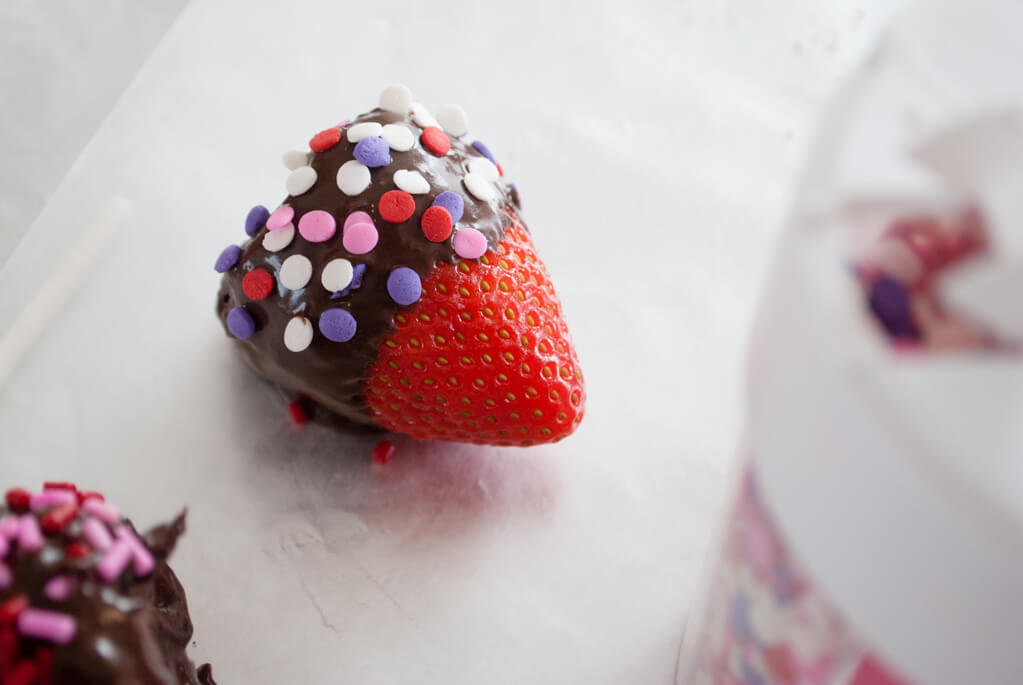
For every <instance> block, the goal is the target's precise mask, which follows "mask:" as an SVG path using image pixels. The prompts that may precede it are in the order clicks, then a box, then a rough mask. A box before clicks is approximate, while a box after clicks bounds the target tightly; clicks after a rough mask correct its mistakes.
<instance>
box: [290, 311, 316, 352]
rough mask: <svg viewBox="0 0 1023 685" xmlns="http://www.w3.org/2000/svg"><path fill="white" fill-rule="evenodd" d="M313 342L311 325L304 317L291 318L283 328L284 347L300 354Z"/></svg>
mask: <svg viewBox="0 0 1023 685" xmlns="http://www.w3.org/2000/svg"><path fill="white" fill-rule="evenodd" d="M312 342H313V325H312V324H311V323H309V319H307V318H305V317H304V316H293V317H292V318H291V321H289V322H288V325H287V326H285V327H284V346H285V347H287V348H288V349H289V350H291V351H292V352H301V351H302V350H304V349H306V348H307V347H309V345H310V344H311V343H312Z"/></svg>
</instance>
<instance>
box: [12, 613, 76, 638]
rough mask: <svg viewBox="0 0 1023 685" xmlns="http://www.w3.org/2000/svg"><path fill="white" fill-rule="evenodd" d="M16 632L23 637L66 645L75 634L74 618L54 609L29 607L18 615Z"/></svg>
mask: <svg viewBox="0 0 1023 685" xmlns="http://www.w3.org/2000/svg"><path fill="white" fill-rule="evenodd" d="M18 632H19V633H21V634H22V635H24V636H25V637H32V638H35V639H37V640H47V641H49V642H53V643H56V644H58V645H66V644H67V643H69V642H71V638H73V637H74V636H75V619H73V618H71V617H70V616H68V615H67V614H61V613H58V612H56V611H45V610H43V609H33V608H31V607H30V608H28V609H25V610H24V611H22V612H21V614H20V615H19V616H18Z"/></svg>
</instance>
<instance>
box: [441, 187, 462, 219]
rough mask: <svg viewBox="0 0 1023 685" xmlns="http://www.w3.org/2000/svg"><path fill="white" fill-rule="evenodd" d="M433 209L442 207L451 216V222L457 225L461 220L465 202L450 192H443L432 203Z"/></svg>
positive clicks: (456, 194) (459, 196)
mask: <svg viewBox="0 0 1023 685" xmlns="http://www.w3.org/2000/svg"><path fill="white" fill-rule="evenodd" d="M433 206H434V207H443V208H444V209H446V210H448V214H450V215H451V222H452V223H456V224H457V223H458V222H459V221H461V219H462V212H464V211H465V200H463V199H462V196H461V195H459V194H458V193H456V192H453V191H451V190H445V191H444V192H443V193H441V194H440V195H438V196H437V198H436V199H435V200H434V201H433Z"/></svg>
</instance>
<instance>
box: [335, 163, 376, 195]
mask: <svg viewBox="0 0 1023 685" xmlns="http://www.w3.org/2000/svg"><path fill="white" fill-rule="evenodd" d="M368 185H369V167H367V166H366V165H365V164H363V163H362V162H360V161H359V160H357V159H351V160H349V161H347V162H345V163H344V164H342V165H341V168H340V169H338V170H337V187H338V188H340V189H341V192H342V193H344V194H345V195H358V194H359V193H361V192H362V191H364V190H365V189H366V187H367V186H368Z"/></svg>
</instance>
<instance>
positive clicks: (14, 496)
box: [7, 488, 32, 511]
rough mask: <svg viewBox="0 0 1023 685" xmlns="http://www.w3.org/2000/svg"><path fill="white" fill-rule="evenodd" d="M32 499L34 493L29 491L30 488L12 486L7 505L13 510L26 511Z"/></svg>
mask: <svg viewBox="0 0 1023 685" xmlns="http://www.w3.org/2000/svg"><path fill="white" fill-rule="evenodd" d="M30 499H32V495H30V494H29V493H28V490H22V489H21V488H11V489H10V490H8V491H7V506H8V507H9V508H10V509H11V511H26V510H27V509H28V502H29V500H30Z"/></svg>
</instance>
